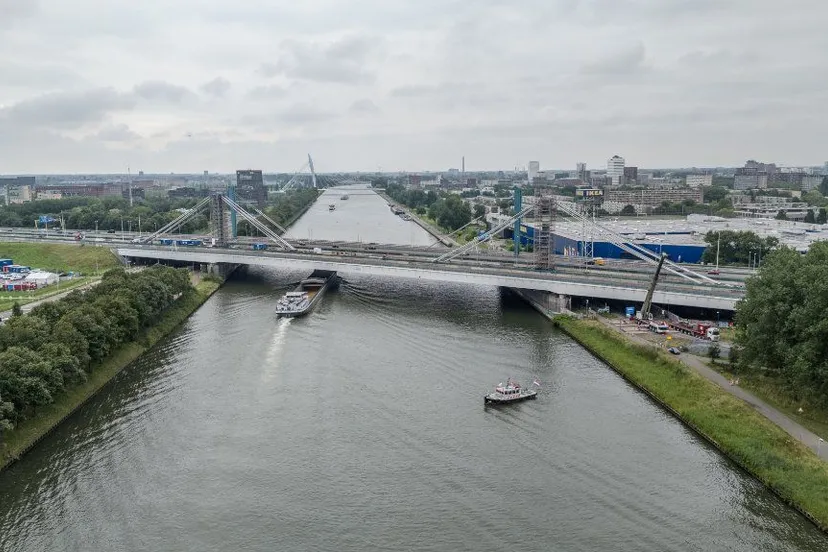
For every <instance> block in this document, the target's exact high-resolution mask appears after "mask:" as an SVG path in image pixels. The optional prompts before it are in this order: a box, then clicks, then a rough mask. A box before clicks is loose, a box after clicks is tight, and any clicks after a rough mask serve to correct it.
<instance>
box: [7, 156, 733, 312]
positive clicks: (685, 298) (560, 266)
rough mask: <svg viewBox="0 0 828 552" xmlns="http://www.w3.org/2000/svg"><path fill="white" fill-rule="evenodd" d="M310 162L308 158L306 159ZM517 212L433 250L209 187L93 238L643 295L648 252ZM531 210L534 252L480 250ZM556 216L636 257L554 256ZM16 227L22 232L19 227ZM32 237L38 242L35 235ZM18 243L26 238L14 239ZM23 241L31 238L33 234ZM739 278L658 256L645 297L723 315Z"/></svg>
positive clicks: (157, 255) (571, 209) (323, 265)
mask: <svg viewBox="0 0 828 552" xmlns="http://www.w3.org/2000/svg"><path fill="white" fill-rule="evenodd" d="M309 163H312V161H310V160H309ZM363 191H368V190H363ZM347 193H349V194H350V193H351V191H350V190H349V191H348V192H347ZM369 193H374V192H369ZM518 209H519V210H518V212H517V213H516V214H515V215H514V216H513V217H511V218H509V219H507V220H503V221H502V222H499V223H497V224H494V225H493V226H492V227H491V228H490V229H489V231H488V232H485V233H481V234H480V235H479V236H478V237H477V238H476V239H474V240H472V241H470V242H469V243H467V244H465V245H462V246H460V247H455V248H451V249H448V250H446V249H440V250H435V249H433V248H431V247H405V246H397V245H382V244H364V243H348V242H322V241H316V242H314V241H308V240H291V241H289V240H287V239H285V238H284V237H283V236H282V234H283V233H284V232H285V229H284V228H282V227H281V226H279V225H278V224H277V223H276V222H275V221H273V220H271V219H270V218H269V217H268V216H267V215H266V214H265V213H264V212H262V211H260V210H259V209H256V208H253V212H250V211H248V210H247V209H245V207H243V206H242V205H241V204H240V203H239V202H237V201H236V200H234V199H232V198H231V197H229V196H228V195H227V194H224V193H214V194H212V195H210V196H208V197H206V198H204V199H202V200H201V201H200V202H198V203H197V204H196V205H195V206H194V207H193V208H192V209H190V210H188V211H187V212H185V213H182V214H181V216H179V217H178V218H176V219H175V220H174V221H172V222H170V223H169V224H167V225H165V226H164V227H162V228H160V229H158V230H157V231H156V232H153V233H151V234H145V235H139V236H135V235H134V234H127V233H122V234H120V235H115V236H112V235H107V236H105V237H103V238H102V237H100V236H98V237H97V238H95V241H96V242H98V244H99V245H107V246H109V247H111V248H112V249H113V250H114V251H116V252H117V254H118V255H120V256H121V257H122V258H123V259H125V260H127V261H137V262H147V261H153V260H154V261H164V262H170V263H182V264H193V265H196V264H197V265H203V266H204V268H206V269H209V270H215V271H219V272H222V271H225V272H226V271H227V270H228V267H235V266H238V265H259V266H268V267H275V268H282V269H286V268H287V269H307V270H312V269H325V270H335V271H337V272H342V273H344V274H348V273H353V274H369V275H375V276H391V277H400V278H411V279H418V280H429V281H442V282H454V283H463V284H473V285H487V286H500V287H508V288H515V289H520V290H528V291H535V292H543V293H547V294H552V295H553V296H555V297H556V298H568V297H584V298H595V299H605V300H617V301H625V302H633V303H641V302H643V301H644V298H645V296H646V293H647V288H648V286H649V284H650V282H651V279H652V274H653V267H654V266H655V264H656V263H657V260H658V259H657V257H656V254H655V253H653V252H651V251H649V250H647V249H644V248H642V247H640V246H638V245H636V244H634V243H630V242H629V239H628V238H626V237H623V236H619V235H614V234H613V233H612V232H611V231H610V230H609V229H607V228H605V227H602V226H601V225H600V224H596V223H595V222H594V221H592V220H589V219H587V218H586V216H585V215H584V214H583V213H581V212H580V211H578V209H577V207H576V206H575V205H574V204H567V203H565V202H557V201H556V200H554V199H552V198H549V197H538V198H536V201H535V204H534V205H533V206H529V207H526V208H520V207H519V204H518ZM205 210H208V211H209V220H210V232H209V237H208V238H206V239H205V238H203V237H201V239H193V238H194V236H192V235H181V234H178V233H177V231H179V230H180V228H181V226H182V225H184V224H186V223H187V221H189V220H190V219H191V218H193V217H195V216H196V215H198V214H199V213H201V212H203V211H205ZM533 212H534V214H535V219H536V220H538V219H540V224H539V225H538V226H539V228H538V229H537V230H536V234H538V235H539V236H540V237H536V240H538V241H539V242H540V243H536V247H535V254H534V255H530V256H524V257H516V256H513V255H512V254H511V253H507V252H497V251H494V250H487V249H485V242H487V241H489V240H490V238H491V236H493V235H496V234H497V233H498V232H501V231H502V230H503V229H505V228H508V227H511V226H512V225H515V224H519V223H520V220H521V219H522V218H523V217H527V216H529V215H530V214H532V213H533ZM557 212H562V213H564V214H565V215H566V216H569V217H572V218H574V219H575V220H580V221H582V222H583V223H584V224H590V225H594V226H595V228H596V229H600V232H601V234H602V236H604V238H603V239H608V240H609V241H611V242H613V243H615V244H616V245H618V247H620V248H621V249H622V250H624V251H625V252H627V253H628V254H629V255H630V256H631V257H634V258H635V259H637V260H633V261H626V260H625V261H621V260H618V261H610V262H609V263H607V265H606V266H600V267H599V266H586V265H585V264H584V262H585V260H586V259H585V258H584V257H575V258H572V257H566V256H561V255H555V254H554V249H553V246H552V245H551V242H552V239H551V232H552V230H553V228H554V216H555V215H556V213H557ZM235 218H238V219H240V220H244V221H246V222H247V223H248V224H249V225H250V226H251V227H252V228H255V229H256V230H258V231H259V232H260V233H261V234H262V236H263V237H259V238H243V237H238V236H236V235H235V228H234V226H233V225H231V223H230V221H231V219H235ZM15 232H18V233H20V232H25V231H23V230H22V229H20V230H15ZM29 232H30V231H29ZM544 234H545V235H546V238H544ZM9 237H11V236H9ZM37 237H38V239H43V236H42V235H39V236H37ZM50 238H51V239H68V238H67V237H66V236H65V235H64V236H58V235H54V234H53V235H52V236H50ZM17 239H26V238H25V236H23V237H20V236H19V235H18V237H17ZM31 239H34V238H33V236H32V237H31ZM263 242H266V243H267V245H265V243H263ZM544 242H545V243H546V247H544ZM179 244H183V245H179ZM274 248H275V249H276V250H274ZM747 275H748V274H747V273H744V272H743V271H742V272H739V271H723V274H721V275H720V276H719V277H718V278H717V279H713V278H710V277H709V276H708V275H706V274H704V271H703V269H701V268H700V267H694V266H688V265H679V264H675V263H672V262H670V261H666V262H665V264H664V271H663V272H662V277H661V278H660V279H659V283H658V287H657V288H656V291H655V295H654V298H653V301H654V302H655V303H656V304H662V305H668V306H685V307H692V308H703V309H710V310H724V311H732V310H734V309H735V305H736V303H737V301H738V300H739V299H740V298H741V297H742V296H743V294H744V285H743V282H744V279H745V277H746V276H747ZM558 304H561V303H560V302H559V303H558Z"/></svg>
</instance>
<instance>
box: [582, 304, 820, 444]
mask: <svg viewBox="0 0 828 552" xmlns="http://www.w3.org/2000/svg"><path fill="white" fill-rule="evenodd" d="M597 320H599V321H600V322H601V323H602V324H603V325H605V326H606V327H607V328H610V329H611V330H613V331H616V332H619V333H621V334H623V335H624V336H625V337H626V338H627V339H629V340H630V341H633V342H635V343H637V344H640V345H646V346H648V347H653V348H656V349H660V348H661V347H660V346H658V345H656V344H655V343H653V342H652V341H648V340H647V339H644V338H643V337H641V336H639V335H636V334H635V333H633V331H636V332H637V331H638V327H637V325H636V324H634V323H627V322H624V321H623V320H622V321H618V320H615V319H606V318H603V317H601V316H598V317H597ZM675 359H676V360H678V361H679V362H681V363H683V364H684V365H685V366H687V367H689V368H690V369H692V370H693V371H694V372H696V373H697V374H699V375H700V376H703V377H704V378H706V379H708V380H710V381H712V382H713V383H715V384H716V385H718V386H719V387H721V388H722V389H724V390H725V391H727V392H728V393H730V394H731V395H733V396H734V397H737V398H739V399H741V400H743V401H744V402H746V403H747V404H749V405H750V406H751V407H753V408H754V409H755V410H756V411H757V412H759V413H760V414H762V415H763V416H765V417H766V418H767V419H768V420H770V421H771V422H773V423H775V424H776V425H778V426H779V427H781V428H782V429H783V430H784V431H785V432H786V433H788V435H790V436H791V437H793V438H794V439H797V440H798V441H799V442H801V443H802V444H803V445H805V446H807V447H808V448H810V449H811V450H813V451H814V452H815V453H816V454H817V455H818V456H819V457H820V458H822V459H823V460H828V443H825V442H824V440H823V439H822V438H821V437H820V436H818V435H816V434H815V433H813V432H811V431H810V430H808V429H807V428H805V427H804V426H802V425H801V424H799V423H797V422H795V421H794V420H792V419H790V418H789V417H788V416H787V415H786V414H785V413H783V412H781V411H780V410H778V409H776V408H774V407H773V406H771V405H770V404H768V403H766V402H765V401H763V400H762V399H760V398H758V397H756V396H755V395H753V394H752V393H750V392H748V391H746V390H744V389H742V388H741V387H739V386H738V385H733V384H731V383H730V380H728V379H727V378H725V377H724V376H723V375H721V374H720V373H718V372H717V371H715V370H714V369H712V368H711V367H710V366H708V365H707V364H706V363H705V361H704V360H703V359H701V358H700V357H698V356H695V355H691V354H688V353H682V354H681V355H679V356H677V357H675Z"/></svg>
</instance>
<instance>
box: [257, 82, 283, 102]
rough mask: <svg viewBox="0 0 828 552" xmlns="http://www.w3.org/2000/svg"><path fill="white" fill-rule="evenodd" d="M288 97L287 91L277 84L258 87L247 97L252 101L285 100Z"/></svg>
mask: <svg viewBox="0 0 828 552" xmlns="http://www.w3.org/2000/svg"><path fill="white" fill-rule="evenodd" d="M287 95H288V91H287V89H285V88H284V87H282V86H279V85H277V84H270V85H265V86H257V87H255V88H252V89H251V90H249V91H248V92H247V97H248V98H250V99H251V100H273V99H279V98H284V97H285V96H287Z"/></svg>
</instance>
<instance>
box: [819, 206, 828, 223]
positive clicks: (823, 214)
mask: <svg viewBox="0 0 828 552" xmlns="http://www.w3.org/2000/svg"><path fill="white" fill-rule="evenodd" d="M816 221H817V224H825V223H826V222H828V211H826V210H825V208H824V207H823V208H822V209H820V210H819V214H818V215H817V218H816Z"/></svg>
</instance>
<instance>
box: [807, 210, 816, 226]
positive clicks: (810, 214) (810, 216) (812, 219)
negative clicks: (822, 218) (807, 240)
mask: <svg viewBox="0 0 828 552" xmlns="http://www.w3.org/2000/svg"><path fill="white" fill-rule="evenodd" d="M805 222H808V223H811V224H814V223H816V217H815V216H814V210H813V209H808V212H807V213H805Z"/></svg>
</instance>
